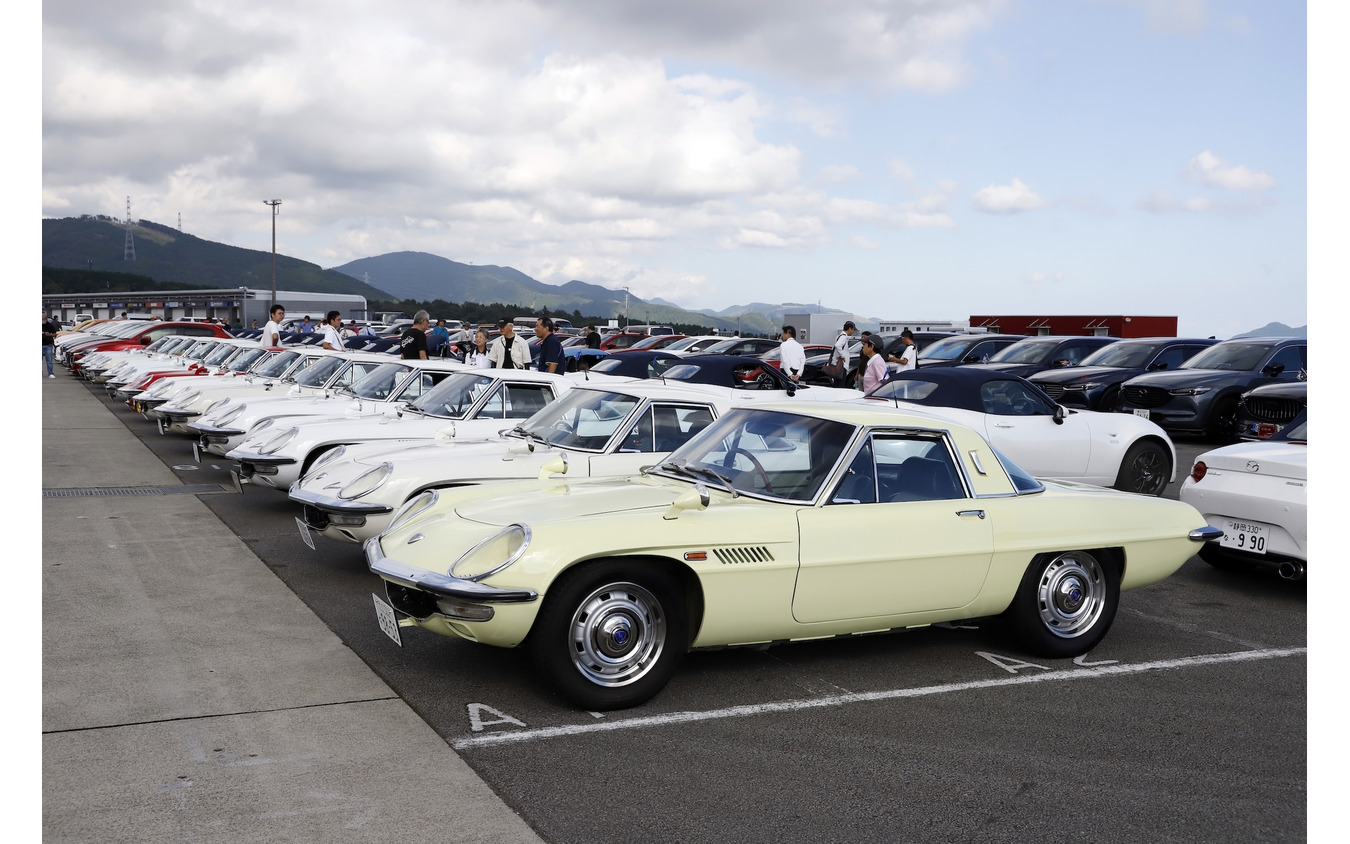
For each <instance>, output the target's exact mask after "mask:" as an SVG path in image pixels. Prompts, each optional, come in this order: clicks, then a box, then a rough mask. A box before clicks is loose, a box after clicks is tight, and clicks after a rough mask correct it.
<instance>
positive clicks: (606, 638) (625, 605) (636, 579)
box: [529, 560, 689, 712]
mask: <svg viewBox="0 0 1350 844" xmlns="http://www.w3.org/2000/svg"><path fill="white" fill-rule="evenodd" d="M681 594H682V593H681V590H680V587H679V584H678V583H677V582H676V580H675V578H674V577H673V576H672V575H671V574H670V573H668V572H666V571H663V570H661V569H659V568H657V567H655V566H652V565H651V564H650V563H633V562H628V561H624V560H599V561H596V562H592V563H585V564H582V565H580V566H577V567H576V568H574V569H572V570H570V571H568V572H566V573H565V574H563V576H562V577H560V578H558V580H557V582H555V583H554V584H553V585H552V586H550V587H549V590H548V595H547V597H546V598H545V600H544V606H543V608H542V610H541V611H540V613H539V617H538V618H537V619H536V620H535V623H534V627H533V628H532V629H531V630H530V643H529V647H530V655H531V656H532V657H533V659H534V663H535V667H536V668H537V669H538V670H539V673H540V674H541V675H543V677H544V678H545V679H546V680H547V681H548V682H549V684H550V685H552V686H553V687H554V688H555V689H557V690H558V692H559V693H560V694H561V695H562V696H563V697H565V698H567V700H569V701H571V702H572V703H574V704H576V705H577V706H580V707H581V708H583V709H587V710H591V711H597V712H599V711H605V710H610V709H623V708H625V707H629V706H637V705H638V704H640V703H643V702H645V701H646V700H648V699H650V698H651V697H652V696H653V695H655V694H656V693H657V692H659V691H661V689H663V688H665V685H666V683H668V682H669V681H670V678H671V677H672V676H673V675H674V674H675V669H676V667H678V665H679V662H680V660H681V659H682V658H683V657H684V653H685V651H686V650H688V647H689V621H688V615H687V613H686V612H685V607H684V605H683V602H682V601H681V599H680V595H681Z"/></svg>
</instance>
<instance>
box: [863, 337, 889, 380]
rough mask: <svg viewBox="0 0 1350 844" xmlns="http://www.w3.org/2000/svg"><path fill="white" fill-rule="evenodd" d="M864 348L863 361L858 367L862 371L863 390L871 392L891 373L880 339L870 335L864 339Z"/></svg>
mask: <svg viewBox="0 0 1350 844" xmlns="http://www.w3.org/2000/svg"><path fill="white" fill-rule="evenodd" d="M862 349H863V362H862V364H861V365H860V366H859V367H858V369H859V371H860V372H862V391H863V392H864V393H870V392H872V391H873V390H875V389H876V388H877V387H880V386H881V384H882V382H883V381H885V380H886V376H887V375H889V374H890V373H889V371H888V370H887V369H886V359H885V358H883V357H882V356H881V341H880V340H878V339H877V338H875V337H868V338H867V339H866V340H864V341H863V345H862Z"/></svg>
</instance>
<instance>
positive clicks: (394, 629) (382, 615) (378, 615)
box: [370, 592, 403, 648]
mask: <svg viewBox="0 0 1350 844" xmlns="http://www.w3.org/2000/svg"><path fill="white" fill-rule="evenodd" d="M370 597H372V598H374V599H375V620H376V621H378V622H379V623H380V629H381V630H383V631H384V635H386V636H388V637H389V638H390V639H393V640H394V644H395V645H398V646H399V647H400V648H401V647H403V637H402V636H400V635H399V632H398V616H397V615H396V614H395V613H394V608H393V607H391V606H389V602H388V601H386V600H385V599H383V598H381V597H380V596H379V595H376V594H375V593H374V592H371V593H370Z"/></svg>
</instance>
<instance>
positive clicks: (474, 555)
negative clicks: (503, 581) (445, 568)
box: [450, 524, 530, 580]
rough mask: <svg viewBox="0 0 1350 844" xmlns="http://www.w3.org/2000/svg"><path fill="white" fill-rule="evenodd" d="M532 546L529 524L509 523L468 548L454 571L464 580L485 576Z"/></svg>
mask: <svg viewBox="0 0 1350 844" xmlns="http://www.w3.org/2000/svg"><path fill="white" fill-rule="evenodd" d="M528 547H530V528H529V527H528V526H527V525H522V524H514V525H507V526H506V528H505V529H503V530H501V531H500V532H498V533H494V534H493V535H492V536H489V537H488V538H487V539H484V540H483V541H482V542H480V543H478V544H477V545H475V546H473V547H472V548H470V549H469V550H468V551H465V552H464V554H463V556H461V557H460V558H459V559H458V560H455V564H454V565H453V566H451V567H450V574H451V575H453V576H454V577H458V578H461V579H463V580H485V579H487V578H489V577H492V576H493V575H494V574H497V573H498V572H500V571H502V570H504V569H505V568H506V567H507V566H509V565H511V564H512V563H514V562H515V561H516V560H519V559H520V557H521V555H522V554H524V553H525V549H526V548H528Z"/></svg>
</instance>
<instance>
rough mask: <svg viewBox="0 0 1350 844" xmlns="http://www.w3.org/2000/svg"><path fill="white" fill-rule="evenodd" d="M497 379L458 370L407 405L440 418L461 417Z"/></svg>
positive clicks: (489, 389) (490, 388)
mask: <svg viewBox="0 0 1350 844" xmlns="http://www.w3.org/2000/svg"><path fill="white" fill-rule="evenodd" d="M496 383H497V379H495V378H489V377H487V376H486V375H474V374H471V373H468V372H460V373H456V374H454V375H451V376H450V377H448V378H446V379H445V380H444V381H442V382H441V383H439V384H437V385H436V386H435V387H432V388H431V389H430V390H427V391H426V392H425V393H423V394H422V395H421V396H419V397H418V399H417V400H416V401H414V402H413V403H412V404H411V405H409V407H411V408H413V409H414V410H417V411H420V412H421V413H425V414H426V415H427V416H436V417H440V418H442V419H463V418H464V417H465V414H467V413H468V412H469V411H470V410H473V406H474V404H475V403H477V401H478V400H479V399H480V398H482V397H483V395H484V394H486V393H487V392H489V391H491V390H492V388H493V387H494V385H496Z"/></svg>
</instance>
